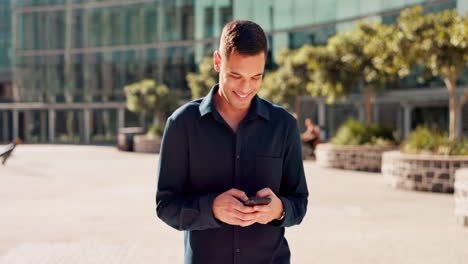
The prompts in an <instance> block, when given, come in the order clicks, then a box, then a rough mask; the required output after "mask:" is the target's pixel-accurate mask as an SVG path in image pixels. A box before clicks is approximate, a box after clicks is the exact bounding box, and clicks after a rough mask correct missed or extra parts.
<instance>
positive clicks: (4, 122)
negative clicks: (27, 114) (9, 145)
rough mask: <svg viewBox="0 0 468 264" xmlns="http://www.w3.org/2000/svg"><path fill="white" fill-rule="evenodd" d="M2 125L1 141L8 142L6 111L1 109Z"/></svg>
mask: <svg viewBox="0 0 468 264" xmlns="http://www.w3.org/2000/svg"><path fill="white" fill-rule="evenodd" d="M2 121H3V122H2V127H3V129H2V130H3V141H5V142H8V141H9V136H10V135H8V134H9V131H8V112H7V111H3V113H2Z"/></svg>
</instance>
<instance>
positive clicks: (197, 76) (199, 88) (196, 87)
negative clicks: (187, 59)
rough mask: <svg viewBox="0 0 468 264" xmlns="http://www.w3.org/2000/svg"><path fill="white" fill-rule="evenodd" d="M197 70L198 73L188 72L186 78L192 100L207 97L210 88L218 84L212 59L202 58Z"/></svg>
mask: <svg viewBox="0 0 468 264" xmlns="http://www.w3.org/2000/svg"><path fill="white" fill-rule="evenodd" d="M198 69H199V70H198V73H193V72H190V73H188V74H187V76H186V79H187V82H188V86H189V88H190V90H191V92H192V99H194V100H195V99H198V98H200V97H203V96H205V95H207V94H208V92H209V91H210V89H211V87H213V85H215V83H217V82H218V72H216V71H215V70H214V67H213V58H211V57H204V58H203V59H202V61H201V63H200V65H199V66H198Z"/></svg>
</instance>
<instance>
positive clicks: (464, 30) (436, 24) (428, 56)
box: [393, 6, 468, 140]
mask: <svg viewBox="0 0 468 264" xmlns="http://www.w3.org/2000/svg"><path fill="white" fill-rule="evenodd" d="M397 21H398V22H397V26H398V33H397V35H396V38H395V39H394V44H393V47H394V49H395V51H396V52H397V54H398V55H399V60H400V61H401V62H402V65H404V69H405V70H409V69H410V68H411V66H412V65H414V64H421V65H423V66H424V67H425V71H424V74H423V76H422V77H428V76H434V77H440V78H442V79H443V80H444V83H445V85H446V87H447V89H448V93H449V110H450V121H449V122H450V124H449V137H450V139H452V140H454V139H456V138H457V137H458V134H457V129H456V126H457V122H459V120H458V119H459V112H460V110H461V108H462V107H463V105H464V103H465V101H466V99H467V98H468V87H466V88H465V91H464V94H463V95H462V96H461V97H457V95H456V82H457V80H458V78H459V77H460V75H461V74H462V73H463V71H464V70H465V69H466V65H467V63H468V18H467V17H462V16H461V15H460V14H459V13H458V12H457V10H446V11H443V12H440V13H436V14H434V13H428V14H423V8H422V7H421V6H417V7H414V8H411V9H407V10H405V11H403V12H402V14H401V16H400V17H399V18H398V20H397Z"/></svg>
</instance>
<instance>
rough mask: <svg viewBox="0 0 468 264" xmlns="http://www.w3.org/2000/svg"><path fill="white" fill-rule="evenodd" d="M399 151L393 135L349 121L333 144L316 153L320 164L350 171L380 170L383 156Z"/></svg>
mask: <svg viewBox="0 0 468 264" xmlns="http://www.w3.org/2000/svg"><path fill="white" fill-rule="evenodd" d="M395 148H396V140H395V136H394V134H393V132H392V131H391V130H389V129H387V128H384V127H382V126H379V125H377V124H372V125H367V126H365V125H363V124H362V123H360V122H358V121H356V120H353V119H349V120H348V121H346V122H345V123H344V124H343V125H342V126H341V127H340V128H339V129H338V131H337V133H336V135H335V136H334V137H333V138H332V139H331V142H330V143H326V144H319V145H317V149H316V150H315V153H316V157H317V164H318V165H319V166H322V167H329V168H340V169H348V170H363V171H380V169H381V159H382V153H383V152H385V151H389V150H392V149H395Z"/></svg>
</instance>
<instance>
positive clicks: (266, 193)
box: [254, 188, 284, 224]
mask: <svg viewBox="0 0 468 264" xmlns="http://www.w3.org/2000/svg"><path fill="white" fill-rule="evenodd" d="M256 196H257V197H270V198H271V202H270V203H269V204H268V205H256V206H254V210H255V211H257V212H256V213H255V215H256V218H257V222H258V223H260V224H268V223H269V222H271V221H273V220H275V219H280V218H281V215H282V214H283V210H284V207H283V202H282V201H281V200H280V199H279V198H278V196H276V194H275V193H274V192H273V191H272V190H271V189H270V188H265V189H261V190H260V191H258V192H257V194H256Z"/></svg>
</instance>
